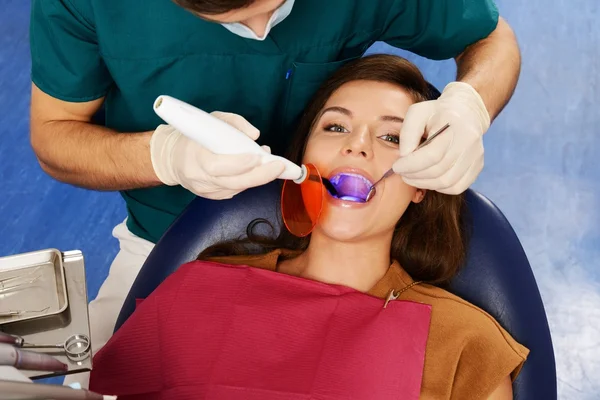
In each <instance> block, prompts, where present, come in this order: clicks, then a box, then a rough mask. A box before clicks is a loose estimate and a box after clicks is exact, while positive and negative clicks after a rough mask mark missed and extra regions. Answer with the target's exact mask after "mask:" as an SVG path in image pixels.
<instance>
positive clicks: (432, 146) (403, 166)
mask: <svg viewBox="0 0 600 400" xmlns="http://www.w3.org/2000/svg"><path fill="white" fill-rule="evenodd" d="M450 129H452V127H450V128H448V130H447V131H446V132H444V133H442V134H441V135H439V136H438V137H436V138H435V139H433V140H432V141H431V143H429V144H428V145H427V146H425V147H422V148H420V149H419V150H417V151H415V152H413V153H410V154H408V155H406V156H403V157H402V156H401V157H400V158H399V159H398V160H396V162H395V163H394V165H393V167H392V168H393V169H394V172H395V173H397V174H399V175H402V176H406V175H408V174H420V173H421V172H423V171H424V170H427V169H429V168H431V167H433V166H435V165H437V164H441V163H442V165H441V166H440V168H442V167H443V165H445V164H443V162H444V159H445V158H447V157H448V158H449V160H446V161H445V162H446V163H449V162H451V154H448V153H449V151H450V150H451V148H452V144H453V140H454V133H453V132H451V131H449V130H450ZM400 137H402V136H400Z"/></svg>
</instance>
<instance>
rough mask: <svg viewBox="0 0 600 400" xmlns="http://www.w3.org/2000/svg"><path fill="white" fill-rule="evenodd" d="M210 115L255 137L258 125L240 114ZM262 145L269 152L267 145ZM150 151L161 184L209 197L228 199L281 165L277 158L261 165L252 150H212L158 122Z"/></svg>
mask: <svg viewBox="0 0 600 400" xmlns="http://www.w3.org/2000/svg"><path fill="white" fill-rule="evenodd" d="M211 115H213V116H215V117H217V118H219V119H220V120H222V121H225V122H227V123H228V124H230V125H232V126H234V127H235V128H237V129H238V130H240V131H242V132H243V133H245V134H246V135H248V137H250V138H252V139H253V140H256V139H258V136H259V134H260V133H259V131H258V129H256V128H255V127H254V126H252V124H250V123H249V122H248V121H246V119H244V118H243V117H241V116H240V115H237V114H231V113H224V112H220V111H215V112H212V113H211ZM217 134H218V133H217V132H215V135H217ZM263 148H265V150H267V151H269V152H270V150H269V148H268V147H266V146H263ZM150 155H151V158H152V166H153V167H154V171H155V173H156V175H157V176H158V179H160V180H161V182H163V183H164V184H165V185H168V186H175V185H181V186H183V187H184V188H186V189H187V190H189V191H190V192H192V193H194V194H196V195H197V196H201V197H205V198H208V199H213V200H222V199H230V198H232V197H233V196H235V195H236V194H238V193H240V192H242V191H244V190H246V189H248V188H251V187H255V186H261V185H264V184H266V183H269V182H271V181H273V180H275V179H277V177H278V176H279V175H281V174H282V173H283V170H284V168H285V166H284V164H283V163H282V162H280V161H273V162H269V163H266V164H264V165H261V161H260V159H261V157H260V156H259V155H256V154H239V155H218V154H214V153H212V152H210V151H208V150H207V149H205V148H204V147H203V146H201V145H199V144H198V143H196V142H194V141H193V140H191V139H189V138H187V137H186V136H184V135H183V134H181V133H180V132H179V131H177V130H176V129H175V128H173V127H171V126H170V125H160V126H159V127H158V128H157V129H156V130H155V131H154V133H153V134H152V138H151V139H150Z"/></svg>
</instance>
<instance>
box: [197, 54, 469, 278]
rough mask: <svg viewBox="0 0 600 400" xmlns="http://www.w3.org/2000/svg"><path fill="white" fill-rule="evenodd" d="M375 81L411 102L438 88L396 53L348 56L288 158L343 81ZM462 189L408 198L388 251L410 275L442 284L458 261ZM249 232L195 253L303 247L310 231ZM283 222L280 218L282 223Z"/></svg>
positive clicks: (463, 244) (294, 157) (464, 238)
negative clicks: (267, 234)
mask: <svg viewBox="0 0 600 400" xmlns="http://www.w3.org/2000/svg"><path fill="white" fill-rule="evenodd" d="M357 80H367V81H378V82H386V83H391V84H394V85H397V86H398V87H401V88H403V89H404V90H406V91H407V92H408V93H409V95H410V96H411V97H412V98H413V100H414V101H415V102H421V101H426V100H432V99H434V98H435V97H437V95H438V94H439V93H438V92H437V91H436V90H435V89H434V88H433V87H432V86H431V85H429V83H428V82H427V81H426V80H425V78H424V77H423V75H422V74H421V72H420V71H419V69H418V68H417V67H416V66H415V65H413V64H412V63H410V62H409V61H408V60H405V59H403V58H401V57H398V56H393V55H386V54H377V55H370V56H366V57H363V58H360V59H357V60H355V61H352V62H350V63H348V64H346V65H345V66H343V67H341V68H340V69H339V70H337V71H336V72H335V73H334V74H333V75H332V76H331V77H330V78H329V79H328V80H326V81H325V82H324V83H323V84H322V86H321V87H320V88H319V90H318V91H317V92H316V93H315V95H314V96H313V98H312V100H311V101H310V103H309V104H308V106H307V107H306V109H305V110H304V113H303V115H302V117H301V119H300V122H299V125H298V130H297V131H296V134H295V136H294V138H293V140H292V143H291V146H290V148H289V151H288V153H287V158H288V159H289V160H291V161H293V162H295V163H297V164H301V163H302V158H303V156H304V151H305V148H306V143H307V142H308V138H309V135H310V132H311V131H312V128H313V126H314V124H315V123H316V122H317V120H318V117H319V115H320V112H321V110H322V109H323V107H324V106H325V103H326V102H327V100H328V99H329V98H330V97H331V95H332V94H333V93H334V92H335V91H336V90H337V89H339V88H340V87H341V86H342V85H344V84H346V83H348V82H352V81H357ZM465 218H466V207H465V201H464V195H457V196H454V195H446V194H442V193H439V192H435V191H428V192H427V193H426V195H425V197H424V199H423V201H421V202H420V203H418V204H416V203H411V204H410V205H409V206H408V208H407V209H406V211H405V212H404V214H403V215H402V217H401V218H400V220H399V221H398V223H397V224H396V228H395V231H394V236H393V238H392V246H391V254H390V257H391V258H392V259H394V260H397V261H398V262H399V263H400V265H402V267H403V268H404V269H405V270H406V271H407V272H408V273H409V274H410V275H411V277H412V278H413V279H415V280H419V281H424V282H427V283H430V284H435V285H439V286H445V285H447V284H448V282H449V281H450V280H451V279H452V277H454V276H455V275H456V273H457V272H458V269H459V268H460V266H461V265H462V263H463V261H464V258H465V253H466V248H467V242H468V235H467V232H466V229H465V227H466V226H467V224H466V223H465ZM257 222H264V221H260V220H256V221H255V222H254V223H253V224H251V226H250V227H249V229H248V231H247V233H248V238H247V239H243V240H234V241H228V242H224V243H219V244H216V245H214V246H211V247H209V248H207V249H206V250H204V251H203V252H202V253H201V254H200V256H199V257H198V259H207V258H210V257H215V256H227V255H243V254H244V255H245V254H250V253H253V254H255V253H266V252H267V251H269V250H272V249H276V248H285V249H292V250H300V251H303V250H305V249H306V248H307V247H308V244H309V241H310V237H306V238H298V237H295V236H293V235H291V234H290V233H289V232H288V231H287V230H286V229H285V228H282V230H281V233H280V235H279V236H278V237H277V238H269V237H265V236H261V235H258V234H254V233H253V227H254V224H255V223H257ZM281 226H283V224H281Z"/></svg>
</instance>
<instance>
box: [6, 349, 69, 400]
mask: <svg viewBox="0 0 600 400" xmlns="http://www.w3.org/2000/svg"><path fill="white" fill-rule="evenodd" d="M0 365H8V366H11V367H15V368H16V369H20V370H27V371H50V372H64V371H67V370H68V369H69V367H68V366H67V365H66V364H63V363H62V362H60V361H58V360H57V359H56V358H54V357H52V356H50V355H48V354H43V353H37V352H33V351H25V350H21V349H18V348H16V347H14V346H13V345H10V344H8V343H0ZM0 393H3V392H2V390H0Z"/></svg>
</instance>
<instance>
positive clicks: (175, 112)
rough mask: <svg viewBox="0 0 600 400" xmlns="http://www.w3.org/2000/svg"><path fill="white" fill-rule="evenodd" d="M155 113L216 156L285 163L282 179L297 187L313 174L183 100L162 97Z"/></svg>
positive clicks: (155, 106) (263, 162) (157, 100)
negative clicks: (247, 155)
mask: <svg viewBox="0 0 600 400" xmlns="http://www.w3.org/2000/svg"><path fill="white" fill-rule="evenodd" d="M154 112H155V113H156V114H157V115H158V116H159V117H161V118H162V119H163V120H164V121H165V122H166V123H168V124H169V125H171V126H172V127H174V128H175V129H177V130H178V131H179V132H181V133H182V134H183V135H184V136H187V137H188V138H190V139H191V140H193V141H195V142H196V143H198V144H200V145H202V146H203V147H205V148H206V149H208V150H209V151H211V152H213V153H215V154H245V153H252V154H258V155H260V156H261V157H262V158H261V162H262V164H266V163H268V162H271V161H281V162H282V163H284V165H285V170H284V171H283V173H282V174H281V175H280V176H279V177H278V178H279V179H286V180H292V181H294V183H297V184H300V183H302V182H304V180H305V179H306V178H307V177H308V175H309V174H308V170H307V168H306V166H304V165H303V166H302V167H300V166H298V165H296V164H294V163H293V162H291V161H290V160H287V159H285V158H283V157H280V156H275V155H273V154H270V153H268V152H267V151H265V150H263V149H262V148H261V147H260V145H259V144H258V143H256V142H255V141H254V140H252V139H251V138H249V137H248V136H246V135H245V134H244V133H243V132H240V131H239V130H237V129H236V128H234V127H233V126H231V125H229V124H228V123H227V122H224V121H221V120H220V119H218V118H216V117H214V116H212V115H210V114H209V113H207V112H205V111H202V110H200V109H199V108H196V107H194V106H192V105H190V104H188V103H185V102H183V101H181V100H178V99H175V98H173V97H171V96H164V95H163V96H159V97H158V98H157V99H156V101H155V102H154Z"/></svg>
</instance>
